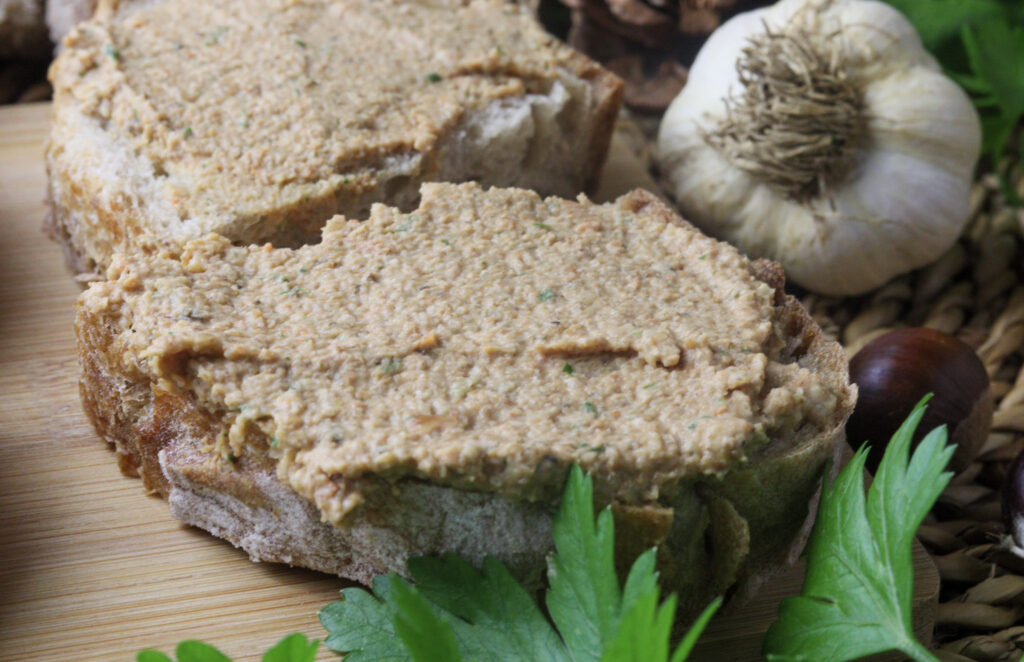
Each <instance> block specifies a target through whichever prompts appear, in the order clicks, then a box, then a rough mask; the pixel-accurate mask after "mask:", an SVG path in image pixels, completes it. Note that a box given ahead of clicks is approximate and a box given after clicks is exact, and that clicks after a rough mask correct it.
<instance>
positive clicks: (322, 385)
mask: <svg viewBox="0 0 1024 662" xmlns="http://www.w3.org/2000/svg"><path fill="white" fill-rule="evenodd" d="M422 193H423V200H422V204H421V207H420V208H419V209H417V210H415V211H414V212H413V213H409V214H403V213H401V212H399V211H398V210H396V209H393V208H390V207H385V206H382V205H377V206H375V207H374V208H373V211H372V214H371V217H370V219H369V220H367V221H365V222H355V221H347V220H344V219H342V218H340V217H339V218H335V219H333V220H332V221H330V222H329V223H328V224H327V226H326V228H325V230H324V235H323V242H322V243H321V244H319V245H314V246H306V247H303V248H300V249H294V250H292V249H275V248H272V247H270V246H263V247H247V248H239V247H232V246H231V245H230V243H229V242H228V241H227V240H225V239H222V238H219V237H216V236H213V235H211V236H210V237H207V238H205V239H201V240H197V241H195V242H192V243H190V244H189V245H188V246H187V248H186V249H185V252H184V253H183V255H182V256H181V257H180V260H179V259H177V258H175V257H174V256H171V255H170V254H165V255H163V256H157V257H149V258H146V257H140V256H136V257H128V258H124V257H118V258H117V259H115V261H114V263H113V265H112V266H111V268H110V271H109V274H108V275H109V277H110V282H106V283H97V284H94V285H93V286H92V288H91V289H90V290H88V291H87V292H86V293H85V294H84V295H83V299H82V301H81V305H83V306H86V307H90V308H92V309H94V310H106V311H111V310H119V311H120V313H119V315H117V316H114V317H116V319H118V320H119V324H120V325H121V329H120V331H119V333H118V335H117V337H116V341H115V345H116V347H115V349H117V350H118V351H119V353H120V355H121V356H122V357H123V360H124V361H125V362H127V364H129V365H130V366H131V369H132V370H133V371H137V370H141V371H142V372H143V373H144V374H147V375H148V376H149V378H150V379H151V380H152V382H153V384H154V385H155V388H160V389H167V390H171V391H175V392H179V393H186V394H188V395H189V397H192V398H195V399H196V400H197V401H198V402H199V403H200V404H201V406H203V407H205V408H207V409H208V410H210V411H211V412H214V413H215V414H216V415H218V416H221V417H223V419H224V420H225V422H226V424H225V427H224V432H223V434H222V438H220V439H210V440H209V442H210V445H211V448H217V447H218V446H219V450H220V451H221V453H220V456H221V457H225V458H227V457H229V456H230V455H233V456H241V455H242V454H245V453H249V452H256V451H257V450H258V451H259V452H267V453H269V454H270V455H271V456H272V457H274V458H277V462H278V474H279V477H280V478H281V479H282V481H284V482H285V483H287V484H289V485H291V486H292V487H293V488H294V489H295V490H297V491H298V492H299V493H300V494H303V495H305V496H306V497H307V498H309V499H311V500H313V501H314V502H315V503H316V504H317V505H318V506H319V507H320V509H321V510H322V512H323V515H324V517H325V518H326V519H328V520H330V521H333V522H335V523H342V522H343V521H344V519H345V517H346V515H347V514H348V513H350V512H351V511H352V510H353V509H354V508H356V507H357V506H358V505H359V503H360V502H361V501H362V499H363V498H364V496H365V490H368V489H371V487H372V486H373V485H375V484H376V485H379V484H385V485H386V484H387V482H388V481H391V480H398V479H401V478H405V477H413V478H421V479H427V480H430V481H432V482H436V483H441V484H447V485H451V486H455V487H460V488H466V489H479V490H486V491H492V492H497V493H500V494H505V495H509V496H513V497H522V498H537V497H538V495H542V494H548V495H550V494H552V493H557V490H559V489H560V488H561V485H562V480H563V478H564V469H565V468H566V467H567V466H568V464H569V463H572V462H576V463H579V464H580V465H581V466H582V467H583V468H584V469H585V470H587V471H590V472H593V473H594V474H595V476H597V477H598V479H599V481H600V483H601V484H602V485H604V486H605V487H606V489H607V490H609V491H610V493H609V494H608V495H607V496H608V498H614V499H616V500H618V501H620V502H624V503H646V502H652V501H655V500H657V499H658V497H659V490H662V489H665V488H667V487H669V486H671V485H674V484H676V483H677V482H678V481H679V480H680V479H684V478H686V477H693V476H699V475H707V474H721V473H723V472H725V471H727V470H728V469H729V468H730V467H733V466H736V465H737V464H738V463H741V462H742V461H743V460H744V459H745V458H746V457H749V456H750V455H751V454H752V453H754V452H756V451H757V450H758V449H759V448H762V447H763V446H764V445H765V444H767V443H768V440H769V439H771V440H772V441H771V443H772V444H773V445H774V444H779V445H781V446H782V447H785V446H786V445H787V444H788V443H790V440H792V439H793V437H794V431H795V430H796V429H797V428H798V427H799V426H801V425H810V426H823V425H827V424H828V421H829V420H830V417H831V416H832V415H833V413H834V410H835V405H836V394H835V393H833V392H832V391H831V390H830V389H829V388H828V387H827V386H826V385H824V384H823V382H822V381H821V379H820V378H819V376H818V375H817V374H816V373H814V372H813V371H810V370H808V369H806V368H802V367H800V366H799V365H797V364H796V363H784V362H781V361H780V359H779V356H780V350H781V348H782V346H783V340H782V335H781V334H783V332H784V330H783V329H781V328H779V326H780V324H779V323H778V321H777V320H776V316H777V315H776V310H775V308H774V306H773V296H774V291H773V289H772V287H770V286H769V285H767V284H765V283H764V282H761V281H759V280H758V279H756V278H755V277H754V276H753V275H752V273H751V270H750V265H749V263H748V261H747V260H746V259H745V258H743V257H742V256H741V255H740V254H739V253H738V252H737V251H736V250H735V249H733V248H731V247H729V246H728V245H726V244H722V243H719V242H717V241H715V240H713V239H710V238H707V237H705V236H703V235H701V234H700V233H699V232H697V231H696V230H694V229H693V228H692V227H690V226H689V225H687V224H685V223H684V222H682V221H680V220H679V218H678V217H676V216H675V215H674V214H672V213H671V212H669V211H668V209H667V208H665V207H664V206H662V205H661V204H660V203H658V202H656V201H655V200H654V198H653V197H652V196H649V195H646V194H641V193H634V194H631V195H629V196H625V197H623V198H621V199H620V200H619V201H617V202H616V203H613V204H607V205H594V204H591V203H589V202H583V203H578V202H572V201H566V200H561V199H555V198H550V199H541V198H540V197H539V196H537V195H536V194H534V193H532V192H527V191H521V190H515V189H506V190H499V189H492V190H489V191H482V190H481V189H480V188H479V187H477V186H476V185H473V184H466V185H459V186H456V185H445V184H431V185H427V186H425V187H424V188H423V190H422ZM257 447H258V449H257ZM222 461H225V462H227V461H229V460H222Z"/></svg>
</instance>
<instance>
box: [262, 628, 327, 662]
mask: <svg viewBox="0 0 1024 662" xmlns="http://www.w3.org/2000/svg"><path fill="white" fill-rule="evenodd" d="M319 647H320V641H319V640H318V639H314V640H313V641H309V640H307V639H306V635H304V634H299V633H295V634H291V635H288V636H287V637H285V638H284V639H282V640H281V641H279V642H277V643H276V644H275V645H274V647H273V648H271V649H270V650H268V651H267V652H266V653H265V654H264V655H263V662H314V661H315V660H316V651H317V648H319Z"/></svg>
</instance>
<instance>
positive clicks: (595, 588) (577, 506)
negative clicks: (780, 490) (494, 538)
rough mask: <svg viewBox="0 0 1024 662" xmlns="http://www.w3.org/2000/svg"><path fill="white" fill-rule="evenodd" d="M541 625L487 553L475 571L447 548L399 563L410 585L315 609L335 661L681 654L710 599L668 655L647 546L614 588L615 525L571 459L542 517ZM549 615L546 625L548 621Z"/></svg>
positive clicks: (676, 661) (668, 618) (534, 608)
mask: <svg viewBox="0 0 1024 662" xmlns="http://www.w3.org/2000/svg"><path fill="white" fill-rule="evenodd" d="M552 534H553V537H554V541H555V552H554V553H553V554H552V556H551V559H550V560H549V563H548V579H549V582H550V588H549V589H548V591H547V594H546V605H547V609H548V613H549V614H550V615H551V621H549V620H548V619H547V618H546V617H545V616H544V614H543V613H542V612H541V610H540V608H539V607H538V605H537V604H536V603H535V602H534V601H533V599H532V598H531V597H530V594H529V593H528V592H527V591H526V589H524V588H523V587H522V586H521V585H520V584H519V583H518V582H517V581H516V580H515V579H514V578H513V577H512V575H511V573H510V572H509V571H508V569H507V568H506V567H505V566H504V565H503V564H502V563H501V562H500V561H498V560H497V559H494V558H487V559H485V560H484V563H483V567H482V568H481V570H479V571H478V570H476V569H475V568H473V567H472V566H471V565H470V564H469V563H468V562H467V561H465V560H464V559H462V558H461V557H459V556H456V555H454V554H447V555H445V556H443V557H441V558H433V557H429V558H418V559H412V560H411V561H409V574H410V575H411V576H412V578H413V580H415V584H412V583H410V582H407V581H406V580H404V579H402V578H400V577H398V576H396V575H393V574H392V575H385V576H382V577H377V578H376V579H375V580H374V582H373V594H372V595H371V594H370V593H368V592H367V591H365V590H363V589H360V588H347V589H343V590H342V595H343V597H344V600H341V601H338V602H332V603H331V604H329V605H328V606H327V607H325V608H324V609H323V610H321V612H320V622H321V623H322V624H323V626H324V627H325V628H326V629H327V631H328V632H329V633H330V636H329V637H328V638H327V641H326V644H327V646H328V647H329V648H331V649H333V650H336V651H338V652H345V653H347V655H346V656H345V660H346V662H371V661H379V662H383V661H385V660H387V661H389V662H392V661H393V662H402V661H406V660H409V661H412V662H426V661H428V660H429V661H431V662H457V661H466V662H470V661H481V662H493V661H494V660H503V661H506V660H507V661H511V662H515V661H520V660H521V661H524V662H525V661H527V660H529V661H543V662H669V661H671V662H682V661H683V660H685V659H686V658H687V656H688V655H689V653H690V651H691V650H692V648H693V646H694V644H695V643H696V640H697V637H698V636H699V635H700V633H701V632H702V631H703V630H704V627H705V626H706V625H707V623H708V621H709V620H710V619H711V616H712V614H714V612H715V611H716V610H717V608H718V606H719V605H720V603H721V601H720V600H715V601H714V602H713V603H712V604H711V605H709V606H708V607H707V608H706V609H705V610H704V613H703V614H701V616H700V617H699V618H698V619H697V621H696V622H695V623H694V625H693V626H692V628H691V630H690V632H689V633H688V634H687V636H686V637H685V638H684V639H683V641H682V642H681V643H680V645H679V646H678V647H677V648H676V649H675V651H674V652H671V657H670V645H669V637H670V635H671V632H672V625H673V621H674V618H675V611H676V599H675V596H674V595H672V596H669V597H668V598H667V599H665V600H664V601H660V589H659V588H658V581H657V580H658V573H657V572H656V570H655V550H653V549H650V550H647V551H646V552H644V553H643V554H641V555H640V557H639V558H638V559H637V560H636V562H635V563H634V564H633V567H632V569H631V570H630V572H629V574H628V576H627V578H626V582H625V585H624V586H622V587H621V588H620V586H619V580H618V576H617V575H616V573H615V565H614V555H613V548H614V545H613V542H614V525H613V522H612V515H611V511H610V510H608V509H607V508H606V509H605V510H604V511H602V512H601V514H600V515H598V517H597V519H596V521H595V518H594V505H593V484H592V481H591V479H590V478H589V477H585V476H584V475H583V472H582V471H581V470H580V469H579V467H575V466H574V467H573V468H572V470H571V471H570V474H569V480H568V483H567V485H566V488H565V493H564V496H563V498H562V503H561V505H560V506H559V509H558V513H557V514H556V515H555V519H554V522H553V524H552ZM552 622H553V624H552Z"/></svg>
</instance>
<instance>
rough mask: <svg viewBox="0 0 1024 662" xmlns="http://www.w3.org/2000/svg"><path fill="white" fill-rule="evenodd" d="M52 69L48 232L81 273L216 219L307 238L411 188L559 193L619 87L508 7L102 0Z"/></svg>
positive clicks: (575, 173)
mask: <svg viewBox="0 0 1024 662" xmlns="http://www.w3.org/2000/svg"><path fill="white" fill-rule="evenodd" d="M50 78H51V81H52V82H53V85H54V105H53V123H52V130H51V135H50V139H49V142H48V145H47V148H46V166H47V173H48V182H49V185H48V198H49V207H50V211H49V218H48V220H47V223H46V225H47V228H48V231H49V232H50V234H51V235H53V236H54V237H55V238H57V239H58V240H59V241H60V242H61V243H62V244H63V245H64V246H65V249H66V255H67V258H68V261H69V263H70V264H71V266H72V269H73V270H74V271H75V272H78V273H89V272H93V271H97V270H102V268H105V267H106V265H107V264H108V263H109V260H110V256H111V255H112V254H113V253H114V252H115V251H132V250H135V249H136V248H137V247H138V246H140V245H142V246H145V245H148V244H149V243H153V242H155V243H156V244H157V245H162V246H173V245H180V244H182V243H184V242H186V241H188V240H190V239H196V238H199V237H202V236H204V235H205V234H207V233H209V232H217V233H218V234H221V235H223V236H225V237H227V238H228V239H230V240H231V241H233V242H235V243H237V244H242V245H244V244H253V243H264V242H271V243H273V244H275V245H278V246H292V247H295V246H300V245H303V244H305V243H309V242H315V241H317V240H318V238H319V234H320V229H321V227H322V226H323V224H324V223H325V222H326V221H327V219H329V218H331V216H333V215H334V214H337V213H341V214H344V215H346V216H348V217H349V218H363V217H365V215H366V214H367V213H368V211H369V207H370V205H371V204H372V203H374V202H378V201H387V202H388V203H389V204H393V205H395V206H398V207H401V208H403V209H411V208H413V207H414V206H415V205H416V198H417V192H418V190H419V185H420V183H421V182H424V181H466V180H476V181H480V182H482V183H484V184H485V185H514V186H521V187H524V188H533V189H536V190H538V191H541V192H542V193H545V194H558V195H563V196H572V195H575V194H576V193H578V192H579V191H580V190H583V189H584V188H585V187H588V186H590V185H591V184H593V183H594V182H595V181H596V178H597V176H598V174H599V172H600V168H601V165H602V162H603V160H604V157H605V152H606V150H607V147H608V141H609V137H610V134H611V131H612V126H613V123H614V120H615V116H616V114H617V112H618V107H619V99H620V96H621V81H619V80H618V79H617V78H616V77H615V76H614V75H612V74H611V73H609V72H607V71H606V70H604V69H603V68H601V67H600V66H599V65H597V64H596V63H594V62H593V61H591V60H589V59H587V58H586V57H585V56H583V55H581V54H579V53H577V52H575V51H573V50H572V49H570V48H569V47H567V46H565V45H564V44H561V43H560V42H558V41H557V40H556V39H554V38H553V37H551V36H550V35H548V34H546V33H545V32H544V30H543V29H542V28H541V26H540V25H539V24H538V23H537V22H536V20H535V19H534V17H533V16H532V14H531V13H530V12H529V11H528V10H526V9H524V8H522V7H520V6H518V5H515V4H513V3H508V2H505V1H503V0H430V1H428V0H344V1H340V0H339V1H334V2H328V1H327V0H321V1H319V2H316V1H314V2H303V3H287V2H280V1H278V0H245V1H244V2H243V1H242V0H224V1H223V2H208V1H207V0H176V1H174V2H171V1H161V0H132V1H129V0H124V1H122V2H118V1H116V0H106V1H104V2H101V3H100V5H99V7H98V8H97V10H96V14H95V16H94V17H93V18H92V19H91V20H89V21H86V22H85V23H82V24H80V25H79V26H77V27H76V28H75V29H74V30H72V32H71V33H70V34H69V35H68V37H67V38H66V39H65V41H64V44H63V48H62V52H61V54H60V56H59V57H58V58H57V60H56V61H55V62H54V64H53V66H52V67H51V70H50Z"/></svg>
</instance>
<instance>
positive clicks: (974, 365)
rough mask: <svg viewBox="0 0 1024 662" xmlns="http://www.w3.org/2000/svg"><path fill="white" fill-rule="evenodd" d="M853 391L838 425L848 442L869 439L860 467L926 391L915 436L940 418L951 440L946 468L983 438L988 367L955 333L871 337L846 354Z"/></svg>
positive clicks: (919, 331)
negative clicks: (847, 413)
mask: <svg viewBox="0 0 1024 662" xmlns="http://www.w3.org/2000/svg"><path fill="white" fill-rule="evenodd" d="M850 381H852V382H854V383H855V384H857V388H858V391H859V395H858V399H857V406H856V408H855V409H854V412H853V415H852V416H851V417H850V421H849V422H848V423H847V425H846V439H847V441H848V442H849V443H850V445H851V446H853V447H854V448H858V447H860V445H861V444H863V443H864V442H869V443H870V444H871V453H870V455H869V456H868V466H870V467H872V469H874V468H875V467H877V466H878V462H879V461H881V458H882V454H883V453H884V452H885V445H886V444H887V443H888V442H889V438H890V437H892V435H893V433H894V432H896V430H897V429H898V428H899V426H900V424H901V423H902V422H903V421H904V420H905V419H906V417H907V416H908V415H909V414H910V412H911V410H913V408H914V405H916V404H917V403H918V401H920V400H921V398H923V397H924V396H925V395H927V394H929V393H931V394H933V397H932V399H931V400H930V401H929V403H928V410H927V412H926V413H925V415H924V418H923V419H922V420H921V424H920V425H919V426H918V429H917V434H916V435H915V438H914V441H915V443H916V442H918V441H920V440H921V439H922V438H923V437H924V436H925V435H926V434H927V433H928V432H930V431H931V430H932V429H934V428H936V427H938V426H939V425H945V426H946V427H947V430H948V432H949V439H950V443H954V444H956V445H957V450H956V453H955V454H954V455H953V459H952V460H951V461H950V467H951V468H953V469H954V470H960V469H963V468H964V467H966V466H967V465H968V464H969V463H970V462H971V460H973V459H974V457H975V455H977V453H978V449H980V448H981V445H982V444H983V443H984V442H985V439H986V438H987V437H988V433H989V428H990V426H991V425H992V411H993V399H992V390H991V388H990V385H989V378H988V373H987V372H986V371H985V366H984V365H983V364H982V363H981V359H979V358H978V355H977V353H976V352H975V351H974V350H973V349H972V348H971V347H970V346H969V345H967V344H965V343H963V342H961V341H960V340H957V339H956V338H954V337H952V336H950V335H947V334H945V333H942V332H940V331H935V330H933V329H926V328H911V329H899V330H897V331H892V332H890V333H887V334H885V335H883V336H879V337H878V338H875V339H874V340H872V341H871V342H870V343H868V344H867V345H865V346H864V347H863V349H861V350H860V351H859V352H857V354H856V355H855V356H854V357H853V359H852V360H851V361H850Z"/></svg>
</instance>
